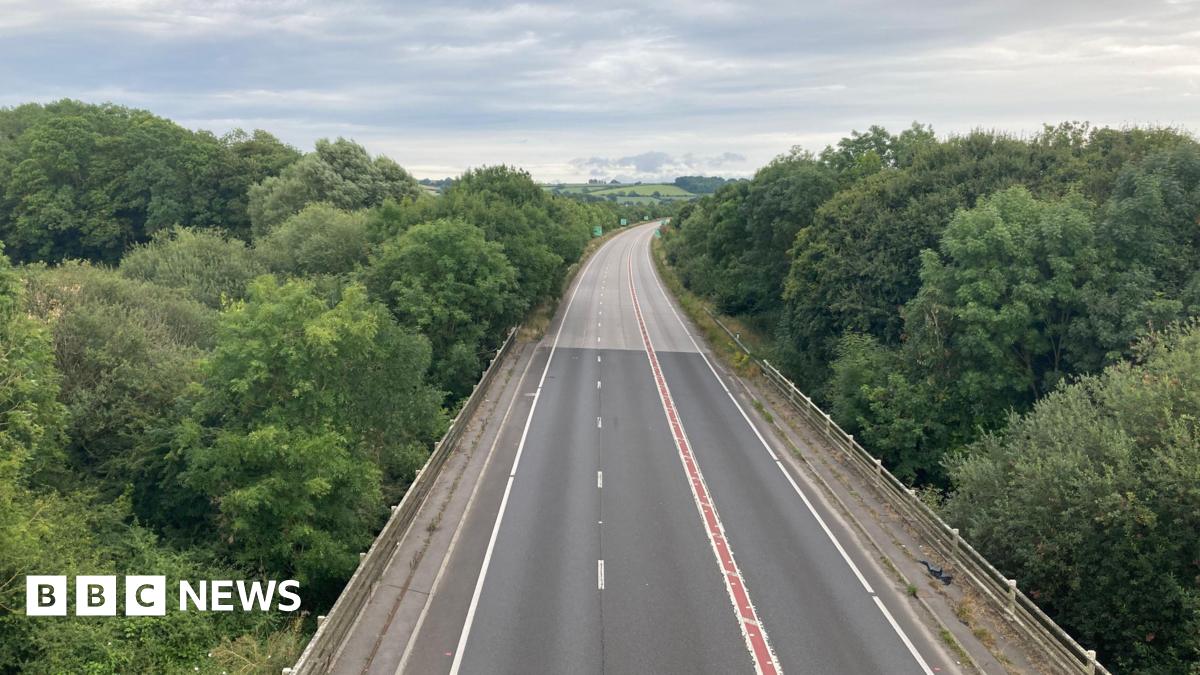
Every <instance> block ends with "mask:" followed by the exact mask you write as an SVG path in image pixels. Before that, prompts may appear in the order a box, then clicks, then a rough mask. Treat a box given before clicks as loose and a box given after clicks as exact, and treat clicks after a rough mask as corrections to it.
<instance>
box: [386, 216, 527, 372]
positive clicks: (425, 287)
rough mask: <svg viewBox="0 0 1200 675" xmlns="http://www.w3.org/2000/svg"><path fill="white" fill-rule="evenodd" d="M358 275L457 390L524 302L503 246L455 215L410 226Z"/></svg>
mask: <svg viewBox="0 0 1200 675" xmlns="http://www.w3.org/2000/svg"><path fill="white" fill-rule="evenodd" d="M363 278H364V280H365V282H366V284H367V287H368V288H369V289H370V290H371V292H372V294H373V295H374V297H377V298H380V299H381V300H383V301H384V302H385V303H386V304H387V305H388V307H389V308H390V309H391V310H392V313H393V314H394V315H395V316H396V318H397V319H398V320H399V321H400V323H401V324H402V325H405V326H412V327H414V328H416V329H417V330H419V331H421V333H423V334H424V335H425V336H426V337H428V338H429V340H430V342H431V343H432V345H433V371H432V372H433V374H434V378H435V381H436V382H437V383H438V384H439V386H442V387H444V388H446V389H448V390H450V391H451V392H452V393H454V394H456V395H459V396H461V395H464V394H467V393H470V390H471V385H473V384H474V383H475V381H476V380H477V379H478V373H479V369H480V361H481V356H482V355H483V351H484V350H486V349H488V348H490V347H494V346H495V345H497V344H499V342H498V341H499V340H500V339H501V338H502V336H503V335H504V333H505V331H507V329H508V328H510V327H512V326H514V325H516V323H517V322H518V320H519V318H520V316H521V313H522V312H523V311H524V310H525V308H526V303H525V302H524V301H523V300H522V299H521V297H520V295H519V294H518V292H517V273H516V270H514V269H513V266H512V265H511V264H510V263H509V262H508V259H507V258H506V257H505V256H504V252H503V247H502V246H501V245H500V244H499V243H496V242H491V241H488V240H487V239H486V237H485V236H484V233H483V231H482V230H480V229H479V228H477V227H475V226H473V225H470V224H467V223H465V222H462V221H460V220H437V221H434V222H430V223H422V224H419V225H414V226H412V227H411V228H409V229H408V230H406V231H405V232H404V234H402V235H400V236H399V237H397V238H395V239H393V240H389V241H387V242H385V243H384V244H383V245H382V246H380V247H379V249H378V250H377V251H376V252H375V253H374V254H373V255H372V256H371V264H370V265H369V266H368V267H367V268H366V269H365V270H364V271H363Z"/></svg>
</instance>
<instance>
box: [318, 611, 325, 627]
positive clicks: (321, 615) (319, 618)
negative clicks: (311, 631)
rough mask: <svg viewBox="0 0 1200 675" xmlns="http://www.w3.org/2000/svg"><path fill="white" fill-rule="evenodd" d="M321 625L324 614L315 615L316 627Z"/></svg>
mask: <svg viewBox="0 0 1200 675" xmlns="http://www.w3.org/2000/svg"><path fill="white" fill-rule="evenodd" d="M323 623H325V615H324V614H318V615H317V625H318V626H320V625H321V624H323Z"/></svg>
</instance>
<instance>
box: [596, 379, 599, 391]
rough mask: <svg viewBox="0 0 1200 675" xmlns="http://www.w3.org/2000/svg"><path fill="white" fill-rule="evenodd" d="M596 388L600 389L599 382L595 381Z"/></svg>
mask: <svg viewBox="0 0 1200 675" xmlns="http://www.w3.org/2000/svg"><path fill="white" fill-rule="evenodd" d="M596 388H597V389H599V388H600V380H596Z"/></svg>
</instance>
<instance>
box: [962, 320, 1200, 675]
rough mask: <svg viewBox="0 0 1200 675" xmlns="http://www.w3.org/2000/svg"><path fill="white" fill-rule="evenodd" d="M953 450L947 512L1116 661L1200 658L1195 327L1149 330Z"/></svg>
mask: <svg viewBox="0 0 1200 675" xmlns="http://www.w3.org/2000/svg"><path fill="white" fill-rule="evenodd" d="M1137 353H1138V363H1137V364H1128V363H1123V364H1119V365H1116V366H1113V367H1110V368H1108V369H1106V370H1105V371H1104V372H1103V373H1102V374H1101V375H1098V376H1089V377H1085V378H1083V379H1082V380H1080V381H1079V382H1077V383H1075V384H1071V385H1069V386H1064V387H1061V388H1059V389H1057V390H1056V391H1054V392H1053V393H1051V394H1050V395H1049V396H1047V397H1046V398H1044V399H1042V400H1041V401H1040V402H1039V403H1038V404H1037V405H1036V406H1035V407H1034V408H1033V410H1032V411H1031V412H1029V413H1028V414H1026V415H1023V416H1017V415H1013V416H1011V418H1010V420H1009V425H1008V428H1007V429H1005V430H1004V431H1002V432H999V433H995V434H989V435H986V436H985V437H984V438H983V439H981V440H980V441H979V442H978V443H976V444H974V445H973V446H972V447H971V448H969V449H968V450H967V451H966V452H962V453H959V454H956V455H955V456H954V457H953V458H952V459H951V460H950V462H949V467H950V473H951V475H952V476H953V478H954V483H955V486H956V488H955V491H954V493H953V494H952V495H951V498H950V500H949V502H948V503H947V506H946V508H947V512H948V515H949V518H950V520H951V522H953V523H955V524H956V525H958V526H959V527H961V528H962V529H963V533H964V536H965V537H966V538H967V539H968V540H970V541H971V542H972V543H973V544H974V545H975V546H977V547H978V548H979V549H980V550H981V552H983V553H984V555H986V556H987V557H988V559H989V560H990V561H992V562H993V563H994V564H995V565H997V567H999V568H1000V569H1001V570H1003V571H1004V572H1005V573H1007V574H1010V575H1012V576H1014V577H1015V578H1016V579H1018V580H1019V582H1020V585H1021V587H1022V588H1023V589H1024V590H1025V592H1026V593H1029V594H1030V595H1031V596H1032V597H1033V598H1034V599H1035V600H1036V601H1037V602H1038V603H1039V605H1041V606H1042V607H1043V608H1044V609H1046V611H1048V612H1049V613H1050V614H1051V615H1052V616H1054V617H1055V618H1056V620H1057V621H1058V622H1059V623H1060V624H1062V625H1063V626H1064V627H1065V628H1066V629H1067V630H1068V631H1070V632H1071V633H1072V634H1073V635H1074V636H1075V637H1077V638H1078V639H1079V640H1080V641H1081V642H1083V643H1084V644H1086V645H1089V646H1094V647H1095V648H1097V649H1098V651H1099V653H1100V658H1101V659H1102V660H1103V661H1104V662H1106V663H1107V664H1108V665H1109V666H1110V667H1111V668H1113V670H1114V671H1115V672H1138V673H1187V672H1194V670H1195V664H1196V663H1197V662H1200V538H1197V537H1195V536H1191V534H1192V533H1194V532H1197V531H1200V443H1197V438H1198V437H1200V428H1198V427H1197V420H1198V419H1200V396H1198V394H1197V392H1200V329H1198V328H1197V326H1196V325H1195V324H1192V325H1190V326H1188V327H1187V328H1185V329H1172V330H1170V331H1167V332H1166V333H1165V334H1156V335H1153V336H1151V337H1149V338H1147V339H1146V340H1144V341H1143V342H1142V343H1141V344H1140V346H1139V348H1138V349H1137Z"/></svg>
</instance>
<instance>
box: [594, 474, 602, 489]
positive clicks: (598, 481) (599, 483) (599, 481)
mask: <svg viewBox="0 0 1200 675" xmlns="http://www.w3.org/2000/svg"><path fill="white" fill-rule="evenodd" d="M596 488H597V489H603V488H604V472H603V471H597V472H596Z"/></svg>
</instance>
